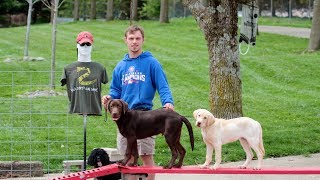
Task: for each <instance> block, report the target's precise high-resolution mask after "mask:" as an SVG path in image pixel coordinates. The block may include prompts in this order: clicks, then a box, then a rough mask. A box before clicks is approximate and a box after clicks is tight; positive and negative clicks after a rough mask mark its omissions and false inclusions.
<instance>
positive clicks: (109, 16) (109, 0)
mask: <svg viewBox="0 0 320 180" xmlns="http://www.w3.org/2000/svg"><path fill="white" fill-rule="evenodd" d="M113 5H114V3H113V0H107V13H106V20H107V21H110V20H113V19H114V16H113Z"/></svg>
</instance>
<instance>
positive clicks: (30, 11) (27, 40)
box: [23, 0, 39, 60]
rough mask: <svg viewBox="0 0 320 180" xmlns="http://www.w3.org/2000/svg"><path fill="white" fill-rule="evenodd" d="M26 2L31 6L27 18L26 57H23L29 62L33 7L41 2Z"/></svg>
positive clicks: (30, 0) (28, 0) (29, 0)
mask: <svg viewBox="0 0 320 180" xmlns="http://www.w3.org/2000/svg"><path fill="white" fill-rule="evenodd" d="M26 1H27V2H28V4H29V8H28V17H27V31H26V41H25V45H24V55H23V59H24V60H28V59H29V38H30V25H31V15H32V7H33V4H35V3H36V2H38V1H39V0H35V1H33V0H26Z"/></svg>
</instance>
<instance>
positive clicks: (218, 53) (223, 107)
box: [183, 0, 250, 119]
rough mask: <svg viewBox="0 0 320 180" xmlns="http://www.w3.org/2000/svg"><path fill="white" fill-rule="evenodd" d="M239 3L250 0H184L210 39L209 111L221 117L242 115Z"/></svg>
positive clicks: (227, 117)
mask: <svg viewBox="0 0 320 180" xmlns="http://www.w3.org/2000/svg"><path fill="white" fill-rule="evenodd" d="M238 2H239V3H249V2H250V1H245V0H242V1H241V2H240V1H229V0H222V1H217V0H209V1H208V6H207V7H205V6H203V5H202V4H201V3H200V2H199V1H197V0H184V1H183V3H184V5H186V6H187V7H188V8H189V9H190V11H191V12H192V14H193V15H194V16H195V19H196V20H197V23H198V25H199V27H200V29H201V30H202V31H203V33H204V36H205V39H206V41H207V46H208V52H209V77H210V93H209V94H210V97H209V102H210V110H211V112H212V113H213V114H214V116H216V117H218V118H226V119H230V118H235V117H241V116H242V97H241V93H242V91H241V78H240V60H239V48H238V47H239V46H238V38H237V31H238V25H237V22H238V16H237V12H238V11H237V8H238Z"/></svg>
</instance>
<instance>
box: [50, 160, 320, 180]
mask: <svg viewBox="0 0 320 180" xmlns="http://www.w3.org/2000/svg"><path fill="white" fill-rule="evenodd" d="M118 172H120V173H121V174H135V175H139V176H140V178H141V179H145V178H146V177H147V174H148V173H151V174H156V173H165V174H261V175H263V174H279V175H281V174H282V175H288V174H290V175H295V174H300V175H307V174H320V167H306V168H301V167H300V168H263V169H261V170H253V169H237V168H219V169H217V170H211V169H200V168H199V167H197V166H183V167H182V168H172V169H163V167H160V166H155V167H144V166H138V167H129V166H120V165H118V164H111V165H108V166H103V167H100V168H95V169H91V170H86V171H81V172H76V173H71V174H68V175H64V176H61V177H55V178H51V180H83V179H89V178H95V177H99V176H105V175H108V174H114V173H118Z"/></svg>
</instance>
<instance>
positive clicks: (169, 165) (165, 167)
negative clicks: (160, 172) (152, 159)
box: [163, 164, 172, 169]
mask: <svg viewBox="0 0 320 180" xmlns="http://www.w3.org/2000/svg"><path fill="white" fill-rule="evenodd" d="M171 168H172V165H171V164H168V165H166V166H163V169H171Z"/></svg>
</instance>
